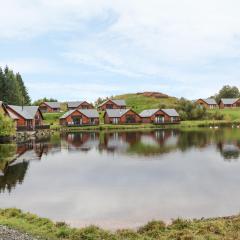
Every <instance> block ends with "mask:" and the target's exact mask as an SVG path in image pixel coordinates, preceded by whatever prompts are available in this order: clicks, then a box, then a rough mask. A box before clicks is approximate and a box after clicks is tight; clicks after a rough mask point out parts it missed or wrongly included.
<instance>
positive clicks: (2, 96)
mask: <svg viewBox="0 0 240 240" xmlns="http://www.w3.org/2000/svg"><path fill="white" fill-rule="evenodd" d="M0 101H4V102H6V103H8V104H14V105H22V104H24V105H30V104H31V99H30V97H29V95H28V91H27V88H26V87H25V84H24V82H23V80H22V77H21V75H20V74H19V73H17V74H14V72H13V71H12V70H10V69H9V68H8V66H6V67H5V69H4V71H3V70H2V68H0Z"/></svg>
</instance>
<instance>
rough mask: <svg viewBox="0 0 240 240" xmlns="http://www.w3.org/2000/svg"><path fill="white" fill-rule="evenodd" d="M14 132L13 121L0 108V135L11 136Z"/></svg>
mask: <svg viewBox="0 0 240 240" xmlns="http://www.w3.org/2000/svg"><path fill="white" fill-rule="evenodd" d="M14 134H15V127H14V122H13V121H12V119H11V118H9V117H8V116H5V115H4V113H3V112H2V111H1V110H0V136H1V137H6V136H13V135H14Z"/></svg>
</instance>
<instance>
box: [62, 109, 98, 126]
mask: <svg viewBox="0 0 240 240" xmlns="http://www.w3.org/2000/svg"><path fill="white" fill-rule="evenodd" d="M74 116H76V117H79V118H81V119H82V125H92V123H91V118H88V117H87V116H85V115H83V114H82V113H80V112H78V111H75V112H73V113H72V114H71V115H69V116H68V117H66V118H65V119H60V125H71V123H73V118H74ZM94 122H95V124H94V125H98V124H99V118H94Z"/></svg>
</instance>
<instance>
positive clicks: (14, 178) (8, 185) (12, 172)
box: [0, 162, 29, 192]
mask: <svg viewBox="0 0 240 240" xmlns="http://www.w3.org/2000/svg"><path fill="white" fill-rule="evenodd" d="M28 165H29V162H22V163H17V164H15V165H12V166H8V167H7V168H6V169H5V170H4V175H3V176H0V192H4V191H5V190H8V192H11V190H12V189H14V188H15V187H16V185H17V184H22V183H23V180H24V177H25V175H26V172H27V169H28Z"/></svg>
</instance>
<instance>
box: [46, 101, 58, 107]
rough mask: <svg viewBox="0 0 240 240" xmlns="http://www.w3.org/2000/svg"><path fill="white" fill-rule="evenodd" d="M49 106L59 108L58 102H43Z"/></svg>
mask: <svg viewBox="0 0 240 240" xmlns="http://www.w3.org/2000/svg"><path fill="white" fill-rule="evenodd" d="M44 103H45V104H46V105H48V106H49V107H50V108H60V102H44Z"/></svg>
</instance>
